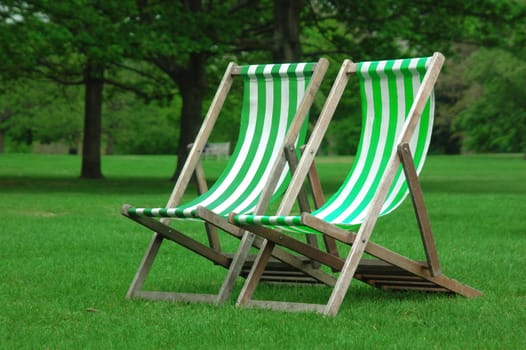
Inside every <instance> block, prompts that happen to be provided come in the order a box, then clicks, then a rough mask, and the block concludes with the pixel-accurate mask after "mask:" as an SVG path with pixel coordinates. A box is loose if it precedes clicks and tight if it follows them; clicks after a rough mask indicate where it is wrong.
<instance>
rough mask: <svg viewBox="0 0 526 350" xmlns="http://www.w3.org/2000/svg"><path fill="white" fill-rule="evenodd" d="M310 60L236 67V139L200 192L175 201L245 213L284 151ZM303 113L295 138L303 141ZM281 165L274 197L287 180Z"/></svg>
mask: <svg viewBox="0 0 526 350" xmlns="http://www.w3.org/2000/svg"><path fill="white" fill-rule="evenodd" d="M315 66H316V64H315V63H295V64H269V65H247V66H241V67H239V68H240V69H239V72H240V75H241V77H242V79H243V90H244V93H243V102H242V109H241V120H240V131H239V137H238V140H237V143H236V145H235V147H234V151H233V154H232V156H231V157H230V159H229V162H228V164H227V166H226V167H225V169H224V171H223V172H222V174H221V175H220V176H219V178H218V180H217V181H216V182H215V184H214V185H213V186H212V187H211V188H210V189H209V191H207V192H206V193H204V194H203V195H201V196H199V197H197V198H196V199H194V200H193V201H191V202H189V203H187V204H185V205H182V206H179V207H178V208H177V209H178V210H184V211H185V212H187V213H188V212H189V211H193V210H195V208H196V207H197V206H205V207H207V208H208V209H210V210H212V211H214V212H215V213H217V214H219V215H228V214H229V213H231V212H237V213H249V212H251V211H252V210H254V208H255V206H256V205H257V203H258V200H259V197H260V195H261V192H262V190H263V188H264V186H265V183H266V181H267V179H268V177H269V175H270V174H269V173H270V171H271V168H272V164H273V163H274V161H275V160H276V158H277V157H278V155H279V154H280V152H283V146H284V145H283V143H284V140H285V136H286V135H287V132H288V130H289V127H290V126H291V125H292V123H293V121H294V119H295V115H296V111H297V110H298V107H299V105H300V103H301V101H302V99H303V96H304V94H305V91H306V89H307V87H308V85H309V82H310V79H311V77H312V74H313V72H314V70H315ZM307 125H308V116H305V118H304V122H303V124H302V127H301V131H300V133H299V136H298V139H297V141H296V144H297V145H298V144H303V143H304V141H305V136H306V131H307ZM289 173H290V171H289V169H288V166H285V169H283V172H282V174H281V176H280V179H279V181H278V184H277V186H276V187H275V190H274V193H273V199H275V198H277V197H278V196H279V195H281V194H282V193H283V191H284V190H285V189H286V187H287V184H288V182H289V181H290V175H289Z"/></svg>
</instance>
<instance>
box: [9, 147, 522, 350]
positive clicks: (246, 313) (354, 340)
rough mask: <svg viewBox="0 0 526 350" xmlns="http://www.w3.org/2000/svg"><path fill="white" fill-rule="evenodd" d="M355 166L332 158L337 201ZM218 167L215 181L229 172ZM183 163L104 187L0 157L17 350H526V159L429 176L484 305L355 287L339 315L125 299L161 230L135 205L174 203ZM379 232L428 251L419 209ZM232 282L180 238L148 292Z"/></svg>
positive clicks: (441, 244)
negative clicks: (125, 209)
mask: <svg viewBox="0 0 526 350" xmlns="http://www.w3.org/2000/svg"><path fill="white" fill-rule="evenodd" d="M350 162H351V159H349V158H322V159H320V160H319V161H318V165H319V168H320V175H321V178H322V180H323V185H324V190H325V191H326V192H327V194H330V193H332V192H334V191H335V190H336V188H337V187H338V185H339V182H340V181H341V180H342V179H343V176H344V174H345V173H346V171H347V169H348V167H349V165H350ZM205 165H206V166H207V167H208V168H210V170H209V173H210V174H211V176H212V177H213V176H217V174H218V169H219V168H220V166H221V165H222V163H221V162H215V161H207V162H206V164H205ZM174 166H175V160H174V158H173V157H170V156H111V157H105V158H104V159H103V172H104V174H105V176H106V178H105V179H104V180H98V181H96V180H81V179H79V178H78V173H79V169H80V159H79V158H78V157H75V156H65V155H64V156H61V155H34V154H23V155H22V154H1V155H0V348H1V349H111V348H117V349H161V348H181V349H193V348H203V349H231V348H233V349H237V348H240V349H251V348H261V349H333V348H334V349H336V348H342V349H351V348H358V349H360V348H366V349H376V348H382V349H383V348H392V349H409V348H410V349H524V348H526V338H525V337H524V335H523V332H524V329H525V328H526V277H525V276H526V161H525V160H524V159H523V158H522V156H521V155H473V156H430V157H429V160H428V162H427V164H426V168H425V169H424V172H423V174H422V177H421V182H422V188H423V191H424V195H425V198H426V203H427V205H428V210H429V214H430V217H431V223H432V227H433V231H434V233H435V239H436V241H437V246H438V251H439V255H440V258H441V262H442V269H443V271H444V273H445V274H446V275H448V276H449V277H452V278H455V279H458V280H459V281H461V282H463V283H466V284H469V285H471V286H473V287H475V288H477V289H479V290H481V291H482V292H483V293H484V294H483V296H482V297H480V298H475V299H465V298H462V297H448V296H444V295H430V294H422V293H416V292H415V293H393V292H384V291H380V290H376V289H373V288H371V287H369V286H367V285H364V284H362V283H360V282H358V281H355V282H353V284H352V285H351V288H350V290H349V292H348V294H347V296H346V299H345V301H344V303H343V305H342V307H341V309H340V313H339V314H338V316H337V317H335V318H327V317H323V316H320V315H317V314H310V313H282V312H275V311H269V310H251V309H238V308H236V307H235V306H234V299H233V300H231V302H230V303H227V304H226V305H223V306H220V307H214V306H211V305H206V304H185V303H171V302H150V301H144V300H132V301H130V300H125V298H124V296H125V294H126V291H127V289H128V286H129V283H130V282H131V280H132V278H133V276H134V274H135V271H136V268H137V266H138V264H139V262H140V260H141V258H142V255H143V253H144V250H145V249H146V246H147V244H148V242H149V240H150V237H151V234H150V233H149V232H148V231H147V230H146V229H144V228H143V227H141V226H139V225H137V224H135V223H133V222H132V221H130V220H127V219H125V218H123V217H121V216H120V214H119V209H120V206H121V205H122V204H123V203H131V204H134V205H140V206H162V205H164V204H165V202H166V200H167V198H168V194H169V192H170V191H171V187H172V185H173V184H172V183H171V182H169V181H168V178H169V177H170V175H171V173H172V171H173V168H174ZM185 225H187V224H185ZM193 225H194V224H188V225H187V227H186V229H187V230H192V228H193V227H194V226H193ZM194 231H196V230H194ZM195 234H196V236H198V235H199V233H198V232H196V233H195ZM372 239H373V241H376V242H379V243H381V244H385V245H387V246H389V247H390V248H392V249H394V250H397V251H400V252H402V253H404V254H408V255H411V256H412V257H415V258H420V257H422V255H423V254H422V252H421V251H422V249H421V243H420V241H419V235H418V231H417V227H416V222H415V220H414V218H413V213H412V207H411V204H410V201H406V202H405V203H404V204H403V205H402V207H401V208H399V209H398V210H396V211H395V212H394V213H393V214H391V215H389V216H387V217H385V218H382V219H380V220H379V222H378V225H377V230H376V231H375V232H374V233H373V236H372ZM235 243H236V242H235V241H234V240H231V239H230V240H229V239H225V240H224V246H226V247H234V246H235ZM224 275H225V270H223V269H221V268H218V267H214V266H213V265H211V264H210V263H208V262H207V261H204V260H203V259H200V258H198V257H196V256H194V255H193V254H191V253H189V252H188V251H186V250H183V249H180V247H178V246H176V245H175V244H171V243H170V242H168V243H165V244H164V245H163V246H162V247H161V253H160V256H159V258H158V259H157V260H156V263H155V264H154V267H153V269H152V273H151V275H150V278H149V279H148V280H147V282H146V288H148V289H154V290H166V291H170V290H172V291H174V290H177V291H195V292H210V293H215V292H217V290H218V289H219V286H220V284H221V282H222V279H223V277H224ZM241 286H242V281H239V282H238V285H237V286H236V290H235V291H234V295H235V296H237V294H238V292H239V290H240V288H241ZM329 292H330V291H329V289H328V288H325V287H275V286H263V287H261V288H259V289H258V290H257V293H256V297H258V296H261V297H262V298H274V299H287V300H296V301H310V302H318V303H324V302H325V301H326V298H327V297H328V295H329Z"/></svg>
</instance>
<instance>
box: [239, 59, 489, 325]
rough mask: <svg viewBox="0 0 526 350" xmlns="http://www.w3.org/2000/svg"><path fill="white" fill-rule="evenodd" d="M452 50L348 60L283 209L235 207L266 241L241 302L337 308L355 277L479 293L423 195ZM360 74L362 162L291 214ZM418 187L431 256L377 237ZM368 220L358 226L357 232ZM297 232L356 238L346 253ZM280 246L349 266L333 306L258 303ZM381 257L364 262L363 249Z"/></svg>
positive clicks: (384, 284) (382, 284) (385, 285)
mask: <svg viewBox="0 0 526 350" xmlns="http://www.w3.org/2000/svg"><path fill="white" fill-rule="evenodd" d="M443 60H444V58H443V56H442V55H441V54H440V53H436V54H435V55H434V56H432V57H425V58H413V59H399V60H386V61H373V62H361V63H358V64H354V63H352V62H351V61H349V60H347V61H345V62H344V64H343V66H342V68H341V70H340V73H339V75H338V77H337V79H336V81H335V83H334V85H333V88H332V90H331V94H330V95H329V97H328V99H327V102H326V104H325V106H324V109H323V110H322V112H321V115H320V118H319V119H318V124H317V125H316V127H315V129H314V130H313V134H312V136H311V138H310V140H309V143H308V144H307V147H306V151H305V152H304V156H303V157H302V159H301V160H300V163H299V165H298V167H297V170H296V172H295V173H294V178H293V179H292V182H291V185H290V186H289V190H288V191H287V193H286V194H285V195H284V198H283V202H282V205H281V207H280V209H279V210H278V215H274V216H264V215H247V214H237V213H236V214H232V215H231V222H232V223H234V224H236V225H238V226H240V227H243V228H245V229H247V230H250V231H252V232H254V233H256V234H257V235H259V236H261V237H263V238H265V239H266V241H265V243H264V244H263V247H262V248H261V249H260V251H259V254H258V258H257V260H256V261H257V263H256V264H254V266H253V269H252V271H251V273H250V275H249V277H248V279H247V280H246V282H245V285H244V287H243V289H242V292H241V294H240V296H239V299H238V305H248V306H259V307H268V308H276V309H284V310H289V311H290V310H300V311H301V310H306V311H317V312H321V313H324V314H327V315H336V314H337V312H338V310H339V308H340V304H341V302H342V301H343V298H344V296H345V294H346V291H347V289H348V288H349V286H350V283H351V280H352V278H353V277H354V278H357V279H360V280H362V281H364V282H366V283H369V284H371V285H373V286H375V287H379V288H382V289H409V290H425V291H438V292H453V293H459V294H462V295H465V296H475V295H479V294H480V292H478V291H477V290H475V289H472V288H470V287H467V286H465V285H462V284H460V283H458V282H457V281H455V280H451V279H449V278H447V277H445V276H444V275H443V274H442V273H441V271H440V265H439V261H438V256H437V252H436V248H435V245H434V241H433V236H432V233H431V229H430V226H429V220H428V216H427V212H426V209H425V205H424V202H423V197H422V193H421V191H420V187H419V185H418V178H417V176H418V175H417V174H418V173H420V171H421V169H422V167H423V165H424V161H425V158H426V153H427V150H428V146H429V142H430V138H431V131H432V127H433V114H434V95H433V86H434V84H435V81H436V79H437V77H438V74H439V72H440V69H441V67H442V64H443ZM354 72H355V73H356V74H357V75H358V77H359V80H360V92H361V98H362V115H363V117H362V133H361V138H360V144H359V149H358V153H357V156H356V158H355V160H354V163H353V167H352V169H351V171H350V172H349V174H348V176H347V178H346V179H345V181H344V183H343V184H342V186H341V187H340V188H339V190H338V191H337V192H336V193H335V194H334V195H333V196H332V197H331V198H330V199H328V200H327V202H326V203H325V205H323V206H322V207H320V208H319V209H317V210H315V211H314V212H312V213H302V214H301V215H296V216H294V215H287V214H288V213H289V212H290V209H291V204H292V202H293V199H294V197H295V196H296V195H297V192H296V189H297V184H299V183H301V182H302V181H303V178H304V176H305V174H306V170H307V169H308V168H309V167H310V166H311V164H312V160H313V157H314V154H316V152H317V150H318V147H319V144H320V141H321V138H322V137H323V134H324V133H325V131H326V128H327V125H328V123H329V120H330V119H331V118H332V115H333V113H334V110H335V108H336V105H337V103H338V101H339V99H340V97H341V95H342V93H343V91H344V88H345V85H346V83H347V81H348V79H349V75H350V74H351V73H354ZM408 193H411V197H412V199H413V203H414V207H415V212H416V216H417V218H418V222H419V227H420V231H421V236H422V240H423V243H424V248H425V253H426V257H427V261H426V262H418V261H413V260H410V259H408V258H406V257H404V256H402V255H399V254H397V253H395V252H393V251H391V250H388V249H386V248H384V247H382V246H379V245H377V244H375V243H373V242H370V241H369V238H370V236H371V233H372V231H373V228H374V226H375V223H376V220H377V219H378V217H379V216H382V215H387V214H389V213H391V212H393V211H394V210H395V209H396V208H397V207H398V206H399V205H400V204H401V203H402V201H403V200H404V198H406V196H407V194H408ZM357 227H359V230H358V233H357V234H355V233H353V232H352V230H353V229H356V228H357ZM297 233H318V234H323V235H328V236H330V237H332V238H334V239H336V240H338V241H340V242H343V243H345V244H349V245H351V249H350V250H349V254H348V256H347V257H346V258H340V257H338V256H336V255H333V254H329V253H326V252H323V251H321V250H318V249H315V248H313V247H310V246H308V245H305V244H304V243H302V242H301V241H299V240H297V239H295V237H294V235H295V234H297ZM276 245H279V246H285V247H287V248H289V249H292V250H294V251H297V252H299V253H301V254H303V255H305V256H307V257H310V258H312V259H313V260H315V261H319V262H320V263H322V264H325V265H327V266H329V267H331V268H332V269H333V270H335V271H340V273H339V276H338V280H337V282H336V285H335V287H334V289H333V291H332V295H331V297H330V299H329V301H328V303H327V304H326V305H318V304H303V303H286V302H277V301H261V300H253V299H252V295H253V293H254V290H255V288H256V285H257V283H258V278H259V272H260V271H262V269H263V268H264V266H265V263H266V261H267V259H268V256H269V255H270V253H271V252H272V250H273V249H274V248H275V246H276ZM364 251H365V252H367V253H368V254H370V255H372V256H374V257H376V258H378V259H367V260H365V259H362V256H363V253H364Z"/></svg>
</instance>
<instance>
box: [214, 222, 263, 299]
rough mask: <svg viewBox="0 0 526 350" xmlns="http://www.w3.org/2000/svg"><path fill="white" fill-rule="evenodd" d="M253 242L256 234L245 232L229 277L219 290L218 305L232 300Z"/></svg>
mask: <svg viewBox="0 0 526 350" xmlns="http://www.w3.org/2000/svg"><path fill="white" fill-rule="evenodd" d="M253 242H254V234H253V233H250V232H248V231H245V232H244V234H243V238H242V239H241V243H240V244H239V247H238V249H237V251H236V254H235V255H234V258H233V260H232V263H231V264H230V267H229V269H228V272H227V276H226V278H225V280H224V281H223V285H222V286H221V289H220V290H219V294H218V296H217V301H216V303H217V304H220V303H223V302H225V301H227V300H228V299H229V298H230V295H231V294H232V290H233V289H234V285H235V284H236V280H237V278H238V277H239V275H240V274H241V269H242V268H243V264H244V263H245V260H246V259H247V257H248V254H249V253H250V248H251V247H252V244H253Z"/></svg>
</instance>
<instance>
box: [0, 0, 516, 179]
mask: <svg viewBox="0 0 526 350" xmlns="http://www.w3.org/2000/svg"><path fill="white" fill-rule="evenodd" d="M525 8H526V4H525V2H524V1H513V0H502V1H492V0H478V1H475V0H466V1H462V2H459V1H454V0H445V1H442V2H440V4H437V3H436V2H434V1H429V0H425V1H418V2H414V1H408V0H381V1H374V2H363V1H355V0H351V1H349V0H346V1H343V0H332V1H328V0H317V1H313V0H310V1H307V0H281V1H280V0H273V1H270V0H259V1H243V0H227V1H213V0H212V1H204V0H181V1H162V0H161V1H149V0H137V1H97V0H76V1H47V0H27V1H20V0H5V1H3V2H2V5H0V59H2V62H3V64H2V67H1V71H0V79H1V81H2V87H1V88H0V143H2V145H3V144H4V141H5V142H7V145H9V147H11V148H12V149H15V150H22V149H23V147H20V146H16V145H23V144H27V143H31V142H32V141H39V142H42V143H45V142H53V141H57V140H62V141H64V142H67V143H69V144H71V148H72V149H74V148H75V147H74V146H73V144H74V143H76V142H79V140H82V145H81V149H82V152H83V153H82V155H83V163H82V169H81V176H84V177H93V178H96V177H101V176H102V172H101V165H100V152H101V145H102V144H103V143H104V144H105V145H106V149H107V150H108V151H110V152H111V151H113V152H146V153H152V152H170V150H173V152H175V153H177V155H178V159H180V160H182V159H184V157H185V155H186V144H188V143H190V142H192V141H193V138H194V137H195V134H196V133H197V129H198V127H199V125H200V124H201V120H202V118H203V114H204V110H203V107H204V105H205V104H206V101H207V100H208V99H209V98H210V96H211V93H212V90H213V87H215V84H216V82H217V80H218V77H219V76H220V75H221V73H222V70H223V69H224V67H225V66H226V63H227V62H228V61H229V60H236V61H238V62H240V63H256V62H261V61H265V62H268V61H274V62H282V61H296V60H316V59H317V58H318V57H320V56H328V57H329V58H330V59H331V60H332V62H333V64H332V68H331V69H332V72H334V71H335V70H336V69H337V66H338V65H339V64H340V63H341V60H342V59H343V58H344V57H345V58H351V59H353V60H367V59H379V58H390V57H401V56H414V55H429V54H431V53H432V52H433V51H442V52H444V53H446V54H447V55H448V56H450V57H452V59H450V60H448V63H447V64H446V67H445V70H444V74H443V78H442V79H441V81H440V82H439V89H438V91H437V93H438V95H437V98H438V99H439V102H440V104H439V106H440V107H439V110H438V115H437V127H436V128H435V133H436V136H437V137H435V145H434V149H435V150H437V151H442V152H448V153H450V152H453V153H454V152H460V151H461V150H462V149H465V150H474V151H493V152H517V151H525V148H526V146H525V140H524V138H525V136H524V135H525V134H526V132H525V130H524V125H525V124H526V122H525V119H524V118H525V115H526V113H525V106H524V103H523V101H524V98H523V96H522V95H523V94H524V92H523V91H522V90H523V89H522V88H521V86H522V85H521V84H523V82H524V71H525V67H524V63H523V62H525V59H526V57H525V56H526V52H525V50H524V47H525V45H524V44H525V42H524V41H525V37H526V35H525V28H526V22H525V13H526V10H525ZM329 75H330V73H329ZM65 86H70V88H65ZM80 88H82V89H83V91H82V90H79V89H80ZM19 101H23V103H19ZM358 108H359V106H358V105H357V100H356V97H354V96H346V97H345V98H344V100H343V101H342V103H341V106H340V108H339V110H340V111H341V113H340V114H339V115H337V116H336V117H335V120H334V124H335V125H337V126H338V127H336V128H333V130H332V131H331V134H330V135H329V136H330V137H329V142H328V143H327V145H326V150H327V151H331V152H340V151H342V150H345V151H346V152H348V151H349V150H352V149H353V147H355V144H356V140H357V137H358V134H359V129H360V125H359V118H358V121H357V119H356V118H355V119H352V120H351V119H350V118H347V117H346V115H348V114H349V113H354V114H356V113H357V110H358ZM358 113H359V112H358ZM313 114H315V113H313ZM14 115H17V116H18V117H17V118H14V117H12V116H14ZM81 115H83V117H81ZM133 126H135V127H133ZM218 127H222V126H221V125H218ZM224 127H225V132H224V133H223V134H224V135H225V137H228V138H233V137H235V135H231V132H230V130H229V129H230V128H228V123H226V124H225V126H224ZM59 130H60V131H59ZM510 130H511V131H510ZM130 140H133V142H131V141H130ZM153 140H155V142H153ZM134 145H135V146H134ZM180 166H181V163H179V168H180Z"/></svg>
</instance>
